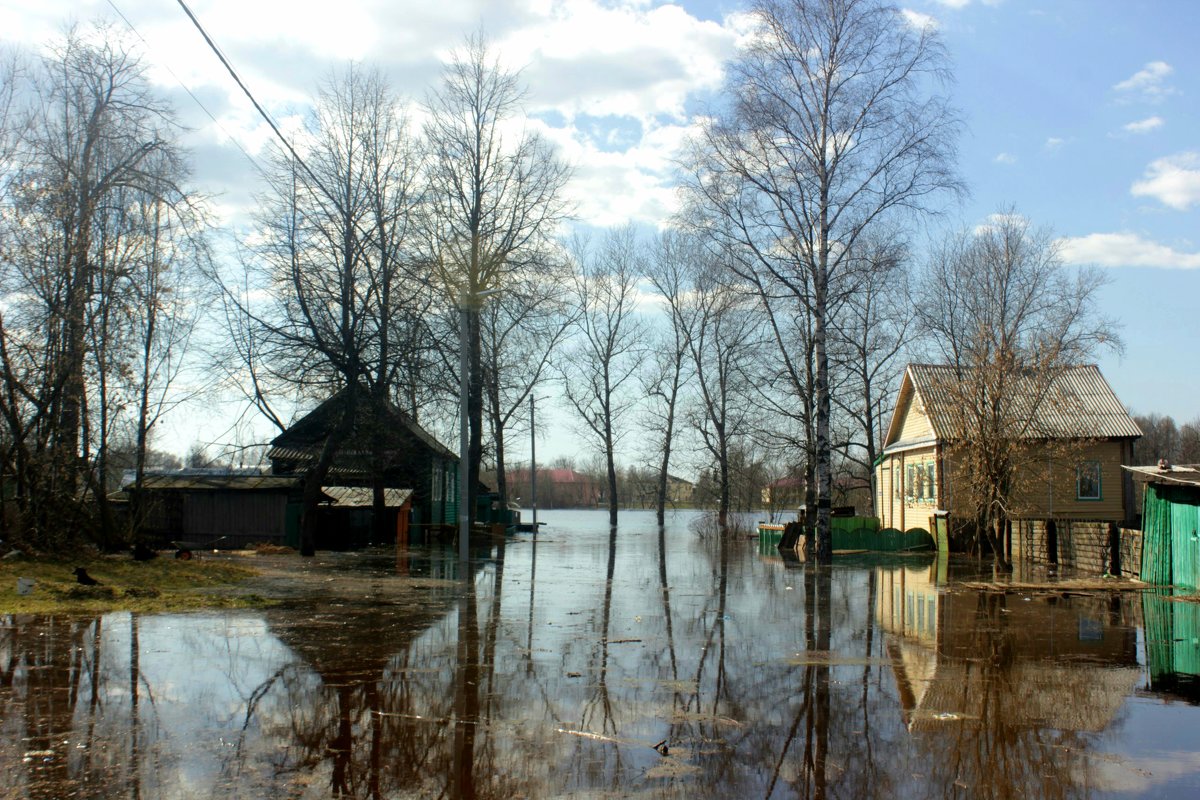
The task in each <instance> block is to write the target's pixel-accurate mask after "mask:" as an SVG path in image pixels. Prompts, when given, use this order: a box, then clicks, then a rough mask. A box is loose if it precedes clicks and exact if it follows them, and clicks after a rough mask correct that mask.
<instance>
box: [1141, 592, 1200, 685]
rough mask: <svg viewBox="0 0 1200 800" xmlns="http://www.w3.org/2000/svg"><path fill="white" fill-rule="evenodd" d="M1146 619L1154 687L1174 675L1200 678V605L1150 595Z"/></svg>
mask: <svg viewBox="0 0 1200 800" xmlns="http://www.w3.org/2000/svg"><path fill="white" fill-rule="evenodd" d="M1142 615H1143V618H1144V625H1145V631H1146V666H1147V667H1148V668H1149V671H1150V680H1151V684H1152V685H1153V684H1154V683H1156V682H1157V681H1159V680H1160V679H1162V678H1165V677H1170V676H1172V675H1180V674H1182V675H1196V676H1200V605H1197V604H1196V603H1181V602H1178V601H1176V600H1172V599H1171V596H1170V595H1167V594H1159V593H1157V592H1146V593H1145V594H1143V595H1142Z"/></svg>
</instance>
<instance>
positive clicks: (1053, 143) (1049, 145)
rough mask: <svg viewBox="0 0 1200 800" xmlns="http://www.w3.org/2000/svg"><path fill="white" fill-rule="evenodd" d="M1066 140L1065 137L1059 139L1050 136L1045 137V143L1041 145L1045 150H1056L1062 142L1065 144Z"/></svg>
mask: <svg viewBox="0 0 1200 800" xmlns="http://www.w3.org/2000/svg"><path fill="white" fill-rule="evenodd" d="M1066 141H1067V140H1066V139H1060V138H1059V137H1057V136H1051V137H1049V138H1048V139H1046V143H1045V144H1044V145H1042V146H1043V147H1045V148H1046V149H1047V150H1057V149H1058V148H1060V147H1062V146H1063V145H1064V144H1066Z"/></svg>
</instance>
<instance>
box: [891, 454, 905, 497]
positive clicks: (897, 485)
mask: <svg viewBox="0 0 1200 800" xmlns="http://www.w3.org/2000/svg"><path fill="white" fill-rule="evenodd" d="M903 488H904V484H903V483H902V482H901V481H900V467H898V466H896V464H895V463H893V464H892V491H893V493H894V494H895V495H896V499H897V500H899V499H900V498H901V497H903V495H902V494H900V492H901V491H902V490H903Z"/></svg>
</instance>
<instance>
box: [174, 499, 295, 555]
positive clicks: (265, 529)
mask: <svg viewBox="0 0 1200 800" xmlns="http://www.w3.org/2000/svg"><path fill="white" fill-rule="evenodd" d="M286 513H287V495H286V494H283V493H278V492H273V493H266V492H188V493H187V494H186V495H184V501H183V536H182V538H185V539H187V540H198V541H200V542H204V541H206V540H208V539H216V538H217V537H219V536H223V537H225V538H224V539H222V540H221V542H220V546H221V547H235V546H237V547H240V546H244V545H247V544H254V543H258V542H270V543H274V544H282V542H283V536H284V525H285V520H286Z"/></svg>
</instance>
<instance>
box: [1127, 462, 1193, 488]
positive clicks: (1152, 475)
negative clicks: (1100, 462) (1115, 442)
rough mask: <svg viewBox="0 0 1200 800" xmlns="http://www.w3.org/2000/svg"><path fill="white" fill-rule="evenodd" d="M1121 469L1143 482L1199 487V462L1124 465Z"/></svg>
mask: <svg viewBox="0 0 1200 800" xmlns="http://www.w3.org/2000/svg"><path fill="white" fill-rule="evenodd" d="M1121 469H1123V470H1125V471H1127V472H1128V473H1129V474H1130V475H1132V476H1133V479H1134V480H1135V481H1140V482H1143V483H1164V484H1168V485H1171V486H1194V487H1197V488H1200V464H1167V465H1166V466H1163V467H1158V466H1154V467H1126V466H1122V467H1121Z"/></svg>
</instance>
